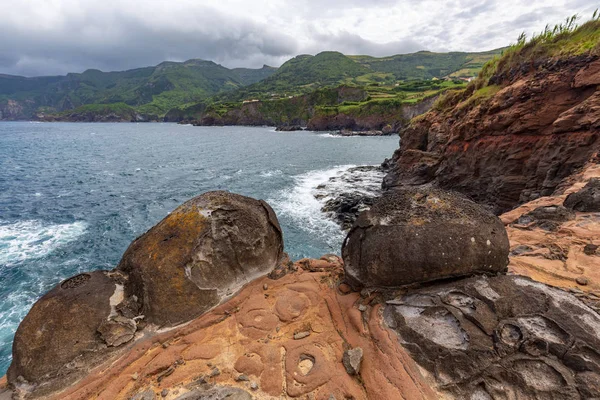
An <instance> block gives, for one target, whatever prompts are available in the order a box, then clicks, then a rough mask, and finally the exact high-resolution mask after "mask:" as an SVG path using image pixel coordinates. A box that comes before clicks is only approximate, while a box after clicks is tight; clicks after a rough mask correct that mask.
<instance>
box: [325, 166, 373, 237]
mask: <svg viewBox="0 0 600 400" xmlns="http://www.w3.org/2000/svg"><path fill="white" fill-rule="evenodd" d="M383 175H384V171H383V169H382V167H380V166H360V167H354V168H349V169H348V170H347V171H345V172H344V173H343V174H341V175H339V176H335V177H333V178H330V179H329V181H327V182H326V183H323V184H321V185H319V186H318V187H317V192H316V194H315V198H317V199H319V200H322V201H324V204H323V207H322V208H321V211H322V212H324V213H326V214H327V215H329V216H330V217H331V219H333V220H335V221H336V222H337V223H339V224H340V226H341V227H342V229H344V230H348V229H350V228H351V227H352V224H354V221H356V218H358V214H360V213H361V212H362V211H365V210H368V209H369V208H370V207H371V206H372V205H373V202H374V201H375V199H376V198H378V197H379V196H380V195H381V179H382V178H383Z"/></svg>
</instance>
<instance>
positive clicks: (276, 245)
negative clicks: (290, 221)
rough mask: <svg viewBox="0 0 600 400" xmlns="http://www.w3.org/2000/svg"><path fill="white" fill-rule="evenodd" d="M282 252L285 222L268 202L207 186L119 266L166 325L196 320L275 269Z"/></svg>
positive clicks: (149, 315)
mask: <svg viewBox="0 0 600 400" xmlns="http://www.w3.org/2000/svg"><path fill="white" fill-rule="evenodd" d="M282 252H283V238H282V233H281V228H280V227H279V222H278V221H277V217H276V216H275V213H274V212H273V210H272V209H271V207H270V206H269V205H268V204H267V203H265V202H264V201H259V200H255V199H251V198H249V197H244V196H240V195H237V194H233V193H229V192H222V191H221V192H208V193H205V194H202V195H200V196H198V197H195V198H193V199H192V200H189V201H187V202H186V203H184V204H183V205H181V206H180V207H178V208H177V209H176V210H175V211H173V212H172V213H171V214H170V215H169V216H167V217H166V218H165V219H163V220H162V221H161V222H160V223H159V224H157V225H156V226H155V227H153V228H152V229H150V230H149V231H148V232H146V233H145V234H144V235H142V236H141V237H139V238H138V239H136V240H135V241H134V242H133V243H132V244H131V245H130V246H129V248H128V249H127V251H126V252H125V254H124V255H123V259H122V260H121V262H120V263H119V265H118V267H117V270H119V271H123V272H124V273H126V274H128V275H129V284H128V285H127V294H128V295H129V296H132V295H134V296H137V298H139V299H141V301H142V314H143V315H144V316H145V320H146V321H147V322H149V323H153V324H156V325H159V326H173V325H177V324H179V323H182V322H186V321H189V320H191V319H193V318H195V317H197V316H198V315H200V314H202V313H203V312H205V311H206V310H208V309H210V308H212V307H214V306H216V305H217V304H219V303H220V302H221V301H223V299H225V298H227V297H229V296H231V295H233V294H234V293H235V292H236V291H237V290H239V289H240V288H241V287H242V286H243V285H244V284H246V283H248V282H250V281H252V280H253V279H255V278H257V277H259V276H261V275H265V274H267V273H269V272H270V271H271V270H272V269H273V268H274V267H275V266H276V265H277V263H278V262H279V259H280V257H281V255H282Z"/></svg>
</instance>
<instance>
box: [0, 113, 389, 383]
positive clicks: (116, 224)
mask: <svg viewBox="0 0 600 400" xmlns="http://www.w3.org/2000/svg"><path fill="white" fill-rule="evenodd" d="M397 145H398V138H397V137H339V136H334V135H331V134H327V133H324V134H323V133H321V134H318V133H313V132H275V131H274V129H273V128H266V127H265V128H249V127H193V126H184V125H176V124H78V123H43V124H42V123H30V122H2V123H0V282H1V284H0V375H3V374H4V372H5V371H6V369H7V368H8V365H9V364H10V353H11V346H12V337H13V335H14V332H15V330H16V328H17V326H18V324H19V322H20V321H21V320H22V318H23V317H24V316H25V314H26V313H27V311H28V310H29V309H30V307H31V306H32V304H33V303H34V302H35V300H36V299H38V298H39V297H40V296H41V295H42V294H43V293H45V292H46V291H47V290H49V289H50V288H51V287H53V286H54V285H56V284H57V283H58V282H60V281H61V280H63V279H65V278H67V277H69V276H71V275H74V274H77V273H79V272H83V271H88V270H95V269H111V268H113V267H114V266H115V265H116V264H117V263H118V261H119V259H120V257H121V255H122V254H123V252H124V251H125V249H126V248H127V246H128V245H129V244H130V243H131V241H132V240H133V239H135V238H136V237H137V236H139V235H141V234H142V233H144V232H145V231H146V230H148V229H149V228H151V227H152V226H153V225H154V224H156V223H157V222H158V221H160V220H161V219H162V218H164V217H165V216H166V215H167V214H168V213H169V212H170V211H172V210H173V209H175V208H176V207H177V206H178V205H179V204H181V203H183V202H184V201H186V200H187V199H189V198H191V197H193V196H195V195H198V194H200V193H203V192H206V191H209V190H229V191H232V192H236V193H240V194H243V195H247V196H252V197H256V198H262V199H265V200H266V201H267V202H268V203H269V204H271V206H272V207H273V209H274V210H275V211H276V213H277V216H278V218H279V221H280V223H281V226H282V229H283V232H284V240H285V248H286V251H287V252H288V253H289V254H290V256H291V257H292V258H293V259H298V258H301V257H318V256H320V255H322V254H325V253H330V252H333V253H338V254H339V252H340V245H341V242H342V240H343V236H344V235H343V233H342V232H341V231H340V229H339V227H338V226H337V225H336V224H335V223H334V222H332V221H331V220H329V219H327V218H326V216H325V215H324V214H323V213H321V211H320V208H321V206H322V204H323V201H324V200H325V199H326V198H327V196H326V195H327V194H324V193H321V192H322V191H323V187H322V186H321V189H318V188H317V187H319V185H322V184H323V183H326V182H329V180H330V178H333V177H338V176H340V175H342V174H343V173H344V172H345V171H346V170H347V169H348V168H350V167H353V166H357V165H374V164H379V163H381V162H382V161H383V159H384V158H385V157H389V156H391V154H392V153H393V151H394V150H395V148H396V147H397ZM342 186H343V182H341V181H336V180H335V179H334V180H333V181H331V182H330V184H329V185H326V187H327V188H330V190H334V191H335V190H343V187H342ZM317 193H319V194H321V197H322V198H321V199H320V200H317V199H316V198H315V197H314V194H317ZM329 194H330V193H329Z"/></svg>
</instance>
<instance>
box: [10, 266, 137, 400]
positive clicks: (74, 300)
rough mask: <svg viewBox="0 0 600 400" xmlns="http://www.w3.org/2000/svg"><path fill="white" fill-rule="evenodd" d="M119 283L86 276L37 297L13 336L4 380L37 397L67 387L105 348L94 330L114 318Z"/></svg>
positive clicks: (101, 275) (115, 277) (100, 274)
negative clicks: (10, 355)
mask: <svg viewBox="0 0 600 400" xmlns="http://www.w3.org/2000/svg"><path fill="white" fill-rule="evenodd" d="M122 282H123V281H122V277H121V276H120V275H119V274H113V273H110V272H106V271H94V272H88V273H84V274H79V275H76V276H74V277H72V278H69V279H67V280H65V281H63V282H61V283H60V284H58V285H57V286H55V287H54V288H53V289H52V290H50V291H49V292H48V293H46V294H45V295H44V296H42V298H40V299H39V300H38V301H37V302H36V303H35V304H34V305H33V307H32V308H31V310H30V311H29V313H28V314H27V315H26V316H25V318H24V319H23V321H22V322H21V324H20V325H19V328H18V329H17V332H16V334H15V339H14V342H13V353H12V355H13V360H12V363H11V365H10V367H9V369H8V372H7V377H8V382H9V383H10V384H11V385H13V386H15V387H20V386H24V387H25V388H27V387H29V385H33V387H35V388H36V394H37V395H42V394H44V393H45V392H46V391H52V390H54V389H56V388H61V387H64V386H66V385H68V384H69V383H70V382H72V380H73V379H76V378H77V377H81V376H82V375H85V374H86V373H87V372H88V371H89V369H90V368H92V367H93V366H95V365H97V364H98V362H100V361H102V360H103V359H104V357H106V356H107V355H108V354H109V353H110V352H111V349H109V348H108V347H107V344H106V341H105V340H104V339H103V337H102V335H100V334H99V332H98V330H99V329H100V328H101V327H102V326H103V325H105V324H106V323H107V321H109V320H110V318H111V317H112V315H113V314H115V306H116V302H117V300H119V299H120V296H119V294H120V293H121V292H122V287H123V285H122ZM135 329H136V327H135V323H133V328H132V330H133V332H135ZM107 331H108V330H107ZM133 332H132V334H131V335H130V338H132V337H133Z"/></svg>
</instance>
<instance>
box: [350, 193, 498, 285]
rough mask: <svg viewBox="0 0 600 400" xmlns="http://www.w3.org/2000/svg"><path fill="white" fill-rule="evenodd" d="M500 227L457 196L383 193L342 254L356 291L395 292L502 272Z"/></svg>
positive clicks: (493, 218) (363, 216)
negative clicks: (377, 289) (390, 289)
mask: <svg viewBox="0 0 600 400" xmlns="http://www.w3.org/2000/svg"><path fill="white" fill-rule="evenodd" d="M508 251H509V243H508V237H507V234H506V230H505V228H504V225H503V224H502V222H501V221H500V220H499V219H498V218H497V217H496V216H494V215H493V214H492V213H490V212H489V211H487V210H486V209H484V208H483V207H481V206H479V205H477V204H475V203H474V202H472V201H470V200H468V199H466V198H465V197H462V196H461V195H458V194H455V193H451V192H447V191H444V190H440V189H432V188H414V187H405V188H399V189H396V190H392V191H389V192H386V193H385V194H384V195H383V196H382V197H381V198H380V199H379V200H378V201H377V202H375V204H374V205H373V207H372V208H371V209H370V210H368V211H365V212H363V213H362V214H361V215H360V216H359V218H358V220H357V221H356V223H355V224H354V227H353V228H352V229H351V230H350V232H349V233H348V236H347V237H346V240H345V241H344V245H343V248H342V256H343V258H344V269H345V272H346V279H347V280H348V282H349V283H350V284H351V285H353V286H355V287H360V286H364V287H397V286H402V285H408V284H413V283H421V282H428V281H434V280H438V279H445V278H451V277H459V276H466V275H470V274H475V273H487V274H494V273H498V272H505V271H506V266H507V264H508Z"/></svg>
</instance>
